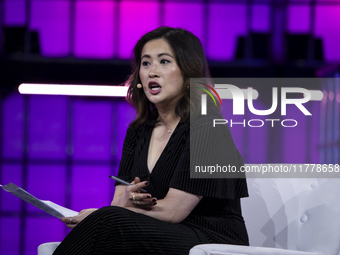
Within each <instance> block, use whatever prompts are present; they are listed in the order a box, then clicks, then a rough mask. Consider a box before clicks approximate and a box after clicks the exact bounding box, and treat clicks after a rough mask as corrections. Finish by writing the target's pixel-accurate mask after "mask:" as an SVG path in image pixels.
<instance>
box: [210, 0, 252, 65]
mask: <svg viewBox="0 0 340 255" xmlns="http://www.w3.org/2000/svg"><path fill="white" fill-rule="evenodd" d="M209 17H210V20H209V30H208V38H209V42H208V45H209V47H208V50H206V52H207V55H208V57H209V58H210V59H212V60H217V61H222V60H231V59H233V58H234V54H235V50H236V44H237V37H238V36H241V35H246V33H247V29H246V19H245V17H246V7H245V6H244V5H236V4H235V5H225V4H212V5H210V8H209ZM221 24H224V25H221ZM235 24H237V25H235Z"/></svg>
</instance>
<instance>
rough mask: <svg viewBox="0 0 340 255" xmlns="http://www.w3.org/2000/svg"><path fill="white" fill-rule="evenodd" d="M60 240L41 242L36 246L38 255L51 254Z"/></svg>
mask: <svg viewBox="0 0 340 255" xmlns="http://www.w3.org/2000/svg"><path fill="white" fill-rule="evenodd" d="M59 244H60V242H51V243H43V244H40V245H39V246H38V255H52V253H53V252H54V251H55V249H57V247H58V245H59Z"/></svg>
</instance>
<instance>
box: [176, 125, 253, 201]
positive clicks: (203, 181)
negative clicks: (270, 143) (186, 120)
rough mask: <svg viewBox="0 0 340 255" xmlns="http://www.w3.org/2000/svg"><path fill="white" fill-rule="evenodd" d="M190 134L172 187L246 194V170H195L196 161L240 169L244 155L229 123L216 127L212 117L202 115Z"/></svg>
mask: <svg viewBox="0 0 340 255" xmlns="http://www.w3.org/2000/svg"><path fill="white" fill-rule="evenodd" d="M190 136H191V139H190V138H188V139H187V142H186V145H185V148H184V151H183V153H182V155H181V158H180V160H179V162H178V164H177V167H176V169H175V171H174V174H173V177H172V179H171V181H170V187H172V188H176V189H180V190H183V191H186V192H188V193H192V194H196V195H200V196H203V197H213V198H219V199H236V198H241V197H247V196H248V189H247V183H246V179H245V175H244V174H243V173H242V174H240V173H237V174H236V175H235V174H233V175H229V174H226V173H221V174H218V175H216V174H215V175H213V174H210V173H195V172H194V171H195V166H196V165H197V166H203V167H204V166H207V165H209V166H216V164H218V165H219V166H228V165H230V166H235V167H236V168H237V169H240V167H241V166H242V165H243V159H242V156H241V155H240V153H239V152H238V150H237V148H236V146H235V144H234V141H233V139H232V137H231V133H230V130H229V127H228V126H222V125H220V126H219V127H217V129H214V128H213V125H212V119H211V118H208V119H205V118H201V119H200V120H199V121H196V122H195V123H193V124H191V130H190ZM190 169H191V170H190ZM190 172H191V173H190ZM197 177H199V178H197ZM212 177H213V178H212ZM229 177H232V178H229Z"/></svg>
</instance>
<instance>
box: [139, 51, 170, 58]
mask: <svg viewBox="0 0 340 255" xmlns="http://www.w3.org/2000/svg"><path fill="white" fill-rule="evenodd" d="M162 56H169V57H171V58H174V57H173V56H171V55H170V54H169V53H166V52H164V53H159V54H158V55H157V57H159V58H160V57H162ZM143 58H151V57H150V55H149V54H144V55H143V56H142V57H141V59H143Z"/></svg>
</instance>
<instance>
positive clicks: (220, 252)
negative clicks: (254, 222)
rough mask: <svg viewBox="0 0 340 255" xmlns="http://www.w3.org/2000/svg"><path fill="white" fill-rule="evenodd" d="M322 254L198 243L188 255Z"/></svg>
mask: <svg viewBox="0 0 340 255" xmlns="http://www.w3.org/2000/svg"><path fill="white" fill-rule="evenodd" d="M236 254H237V255H322V253H319V252H306V251H294V250H285V249H279V248H268V247H254V246H242V245H230V244H200V245H196V246H194V247H193V248H191V250H190V253H189V255H236Z"/></svg>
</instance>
